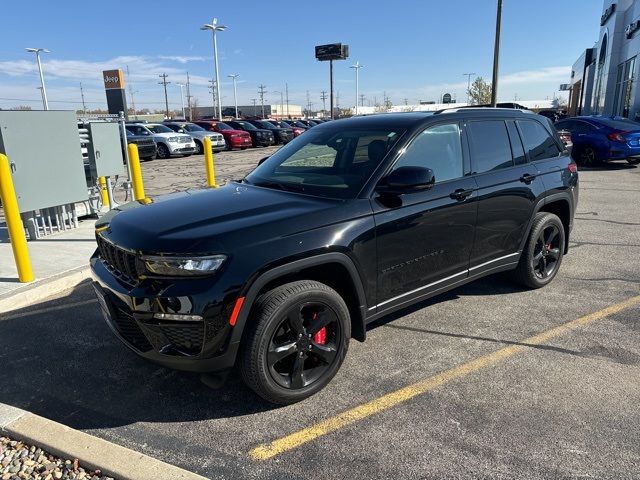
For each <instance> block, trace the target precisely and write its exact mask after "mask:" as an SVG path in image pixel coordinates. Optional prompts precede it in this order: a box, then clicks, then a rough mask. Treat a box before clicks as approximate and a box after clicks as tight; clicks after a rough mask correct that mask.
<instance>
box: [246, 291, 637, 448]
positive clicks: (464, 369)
mask: <svg viewBox="0 0 640 480" xmlns="http://www.w3.org/2000/svg"><path fill="white" fill-rule="evenodd" d="M638 304H640V295H638V296H636V297H632V298H629V299H627V300H625V301H623V302H620V303H616V304H614V305H611V306H609V307H606V308H603V309H602V310H598V311H597V312H593V313H590V314H588V315H585V316H583V317H580V318H577V319H575V320H572V321H570V322H567V323H563V324H562V325H559V326H557V327H554V328H551V329H549V330H546V331H544V332H542V333H539V334H537V335H534V336H532V337H529V338H527V339H525V340H522V342H520V343H522V344H529V345H540V344H543V343H545V342H547V341H548V340H551V339H552V338H555V337H558V336H560V335H563V334H565V333H567V332H568V331H570V330H572V329H575V328H577V327H580V326H583V325H587V324H589V323H591V322H594V321H596V320H600V319H602V318H605V317H607V316H609V315H613V314H614V313H618V312H621V311H622V310H626V309H627V308H630V307H633V306H635V305H638ZM526 348H527V347H525V346H524V345H510V346H508V347H505V348H501V349H500V350H497V351H495V352H493V353H490V354H488V355H484V356H482V357H479V358H476V359H475V360H471V361H469V362H467V363H463V364H462V365H459V366H457V367H454V368H452V369H450V370H446V371H444V372H441V373H438V374H437V375H434V376H432V377H429V378H427V379H425V380H422V381H420V382H417V383H414V384H412V385H409V386H406V387H404V388H401V389H399V390H396V391H394V392H391V393H387V394H386V395H383V396H381V397H378V398H375V399H373V400H371V401H369V402H367V403H364V404H362V405H359V406H357V407H354V408H351V409H349V410H347V411H345V412H342V413H340V414H338V415H336V416H334V417H331V418H328V419H326V420H323V421H321V422H319V423H316V424H315V425H313V426H311V427H308V428H304V429H302V430H299V431H297V432H295V433H292V434H290V435H287V436H286V437H282V438H279V439H277V440H274V441H273V442H270V443H266V444H262V445H259V446H257V447H256V448H254V449H253V450H251V451H250V452H249V456H250V457H251V458H253V459H255V460H268V459H270V458H273V457H275V456H277V455H280V454H281V453H284V452H287V451H289V450H293V449H294V448H297V447H299V446H301V445H303V444H305V443H307V442H310V441H311V440H314V439H316V438H318V437H321V436H323V435H327V434H328V433H331V432H335V431H336V430H339V429H340V428H343V427H346V426H348V425H351V424H352V423H355V422H357V421H359V420H362V419H363V418H366V417H369V416H371V415H373V414H376V413H379V412H382V411H383V410H387V409H389V408H391V407H395V406H396V405H399V404H401V403H403V402H406V401H408V400H410V399H412V398H414V397H416V396H418V395H421V394H424V393H426V392H429V391H430V390H433V389H435V388H437V387H439V386H441V385H443V384H445V383H448V382H450V381H451V380H455V379H457V378H460V377H463V376H465V375H468V374H470V373H473V372H476V371H478V370H480V369H482V368H486V367H489V366H492V365H495V364H496V363H498V362H500V361H502V360H504V359H506V358H509V357H512V356H514V355H516V354H517V353H520V352H522V351H524V350H525V349H526Z"/></svg>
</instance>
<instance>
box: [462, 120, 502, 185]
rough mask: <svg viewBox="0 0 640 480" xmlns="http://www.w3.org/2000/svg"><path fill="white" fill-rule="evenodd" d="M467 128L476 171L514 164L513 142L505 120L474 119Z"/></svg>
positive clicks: (481, 171)
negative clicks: (510, 140) (510, 139)
mask: <svg viewBox="0 0 640 480" xmlns="http://www.w3.org/2000/svg"><path fill="white" fill-rule="evenodd" d="M467 128H468V133H469V139H470V141H471V147H472V158H473V160H474V161H475V171H476V173H484V172H490V171H492V170H500V169H502V168H509V167H512V166H513V156H512V154H511V144H510V142H509V135H508V134H507V126H506V124H505V122H504V121H503V120H473V121H470V122H469V123H468V125H467Z"/></svg>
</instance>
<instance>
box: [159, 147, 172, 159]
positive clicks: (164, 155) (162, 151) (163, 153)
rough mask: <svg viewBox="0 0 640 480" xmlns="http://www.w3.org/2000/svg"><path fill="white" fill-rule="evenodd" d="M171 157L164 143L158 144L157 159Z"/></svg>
mask: <svg viewBox="0 0 640 480" xmlns="http://www.w3.org/2000/svg"><path fill="white" fill-rule="evenodd" d="M170 156H171V152H169V148H168V147H167V146H166V145H165V144H164V143H159V144H158V158H169V157H170Z"/></svg>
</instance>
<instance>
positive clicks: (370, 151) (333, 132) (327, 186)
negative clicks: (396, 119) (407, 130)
mask: <svg viewBox="0 0 640 480" xmlns="http://www.w3.org/2000/svg"><path fill="white" fill-rule="evenodd" d="M402 133H403V131H402V130H395V129H394V130H388V129H358V130H356V129H353V130H342V129H339V130H338V129H335V128H329V129H327V128H325V129H321V130H319V131H318V130H315V129H314V130H310V131H309V132H308V133H305V134H304V135H302V136H300V137H298V138H296V139H295V140H293V141H292V142H290V143H288V144H287V145H285V146H284V147H282V148H281V149H280V150H278V151H277V152H276V153H274V154H273V155H272V156H271V157H269V159H268V160H266V161H265V162H264V163H263V164H262V165H259V166H258V167H257V168H256V169H255V170H254V171H253V172H251V173H250V174H249V175H247V177H246V178H245V180H244V181H246V182H247V183H250V184H254V185H257V186H263V187H268V188H277V189H280V190H290V191H297V192H303V193H308V194H310V195H318V196H322V197H329V198H344V199H346V198H354V197H355V196H356V195H357V194H358V192H359V191H360V190H361V189H362V187H363V186H364V184H365V182H366V181H367V180H368V179H369V177H370V176H371V174H372V173H373V172H374V170H375V169H376V167H377V166H378V165H379V164H380V162H381V161H382V159H383V158H384V157H385V155H386V153H387V152H388V151H389V149H390V148H391V147H392V146H393V145H394V144H395V143H396V141H397V140H398V138H400V136H401V134H402Z"/></svg>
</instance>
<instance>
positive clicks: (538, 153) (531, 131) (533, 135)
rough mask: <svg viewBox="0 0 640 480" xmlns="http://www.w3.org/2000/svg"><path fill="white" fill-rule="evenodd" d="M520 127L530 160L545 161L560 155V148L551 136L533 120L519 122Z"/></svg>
mask: <svg viewBox="0 0 640 480" xmlns="http://www.w3.org/2000/svg"><path fill="white" fill-rule="evenodd" d="M518 127H519V128H520V132H521V133H522V142H523V143H524V148H525V150H526V151H527V153H528V154H529V160H530V161H532V162H535V161H536V160H544V159H545V158H554V157H557V156H558V155H560V147H558V145H557V144H556V141H555V140H554V139H553V137H552V136H551V134H550V133H549V132H548V131H547V129H546V128H544V127H543V126H542V125H540V124H539V123H538V122H536V121H533V120H518Z"/></svg>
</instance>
